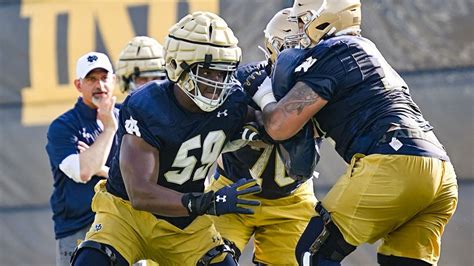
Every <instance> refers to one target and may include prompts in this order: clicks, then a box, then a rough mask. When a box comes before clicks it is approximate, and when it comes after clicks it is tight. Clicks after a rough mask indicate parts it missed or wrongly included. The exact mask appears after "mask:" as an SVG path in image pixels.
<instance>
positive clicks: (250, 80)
mask: <svg viewBox="0 0 474 266" xmlns="http://www.w3.org/2000/svg"><path fill="white" fill-rule="evenodd" d="M267 77H268V75H267V73H266V72H265V70H258V71H255V72H253V73H252V74H250V76H248V77H247V79H245V82H244V84H243V87H244V90H245V91H246V92H247V93H248V94H249V95H250V97H253V96H254V95H255V93H256V92H257V90H258V89H259V87H260V85H262V83H263V81H265V79H266V78H267Z"/></svg>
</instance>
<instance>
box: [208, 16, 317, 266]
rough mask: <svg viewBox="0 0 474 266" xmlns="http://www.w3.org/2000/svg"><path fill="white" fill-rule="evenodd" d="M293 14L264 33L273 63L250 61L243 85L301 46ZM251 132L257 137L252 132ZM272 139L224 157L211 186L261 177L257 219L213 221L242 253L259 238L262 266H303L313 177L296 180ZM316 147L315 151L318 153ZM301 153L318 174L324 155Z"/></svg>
mask: <svg viewBox="0 0 474 266" xmlns="http://www.w3.org/2000/svg"><path fill="white" fill-rule="evenodd" d="M289 12H290V9H289V8H287V9H283V10H281V11H279V12H278V13H277V14H275V16H274V17H273V18H272V19H271V20H270V22H269V23H268V25H267V27H266V29H265V31H264V32H265V44H266V45H265V46H266V48H267V51H266V52H267V54H268V56H267V57H268V59H269V62H268V64H267V62H266V61H264V62H256V63H250V64H247V65H245V66H242V67H240V68H239V70H238V72H237V77H238V79H239V80H240V81H241V82H242V83H244V84H245V82H246V79H248V78H249V77H251V75H252V74H255V73H257V72H258V73H259V74H260V75H265V76H266V71H265V69H267V71H268V70H270V69H271V67H269V66H271V65H272V64H273V63H274V60H275V59H276V56H277V55H278V53H280V51H281V50H283V49H285V48H291V47H292V46H294V44H295V43H292V42H291V40H289V39H288V38H287V36H289V35H292V34H296V33H297V30H298V27H297V24H296V23H290V22H289V21H288V16H289ZM268 81H269V78H267V82H266V83H265V84H269V83H268ZM263 86H265V85H263ZM270 90H271V88H270ZM309 124H311V123H309ZM310 129H311V131H308V132H310V133H311V136H309V137H310V140H309V141H308V142H304V143H299V144H300V145H302V147H304V146H306V147H307V146H308V145H311V143H312V145H313V146H314V145H315V144H314V143H315V140H314V135H313V134H312V132H313V131H312V127H311V128H310ZM249 132H251V133H253V132H252V130H251V129H249ZM267 141H269V142H270V143H271V144H264V143H263V142H261V141H260V142H255V141H253V142H250V144H249V145H247V146H245V147H243V148H241V149H239V150H237V151H235V152H232V153H224V154H222V161H219V166H218V169H217V175H216V177H217V180H215V181H214V182H213V183H212V184H211V188H212V189H214V190H216V189H218V188H221V187H223V186H226V185H229V184H232V183H234V182H237V181H238V180H239V179H241V178H245V179H249V180H251V179H256V180H257V182H258V183H259V184H260V185H261V187H262V192H261V193H259V194H256V195H254V196H252V198H253V199H255V200H259V201H260V202H261V205H260V207H259V208H258V209H256V211H255V214H254V215H246V214H231V215H223V216H216V217H213V219H214V223H215V225H216V228H217V230H218V231H219V232H220V233H221V235H222V236H223V237H224V238H226V239H229V240H231V241H233V242H234V243H235V244H236V246H237V248H238V250H239V251H242V250H243V249H244V247H245V246H246V245H247V243H248V242H249V240H250V238H251V237H252V236H253V237H254V258H253V261H254V263H256V264H257V265H297V261H296V258H295V256H294V250H295V248H296V244H297V242H298V239H299V238H300V236H301V234H302V233H303V231H304V229H305V228H306V225H307V224H308V222H309V220H310V219H311V217H313V216H314V215H316V211H315V210H314V207H315V206H316V198H315V196H314V191H313V182H312V180H311V179H308V178H306V179H299V180H295V179H294V178H292V177H290V174H289V173H288V172H289V171H286V170H285V162H284V160H282V157H281V156H280V153H282V152H284V151H282V149H284V148H282V147H281V146H280V145H281V144H279V143H276V142H273V141H272V140H267ZM294 144H295V143H294V142H292V143H291V145H294ZM312 148H313V149H311V150H310V151H313V150H314V147H312ZM297 155H301V157H300V162H298V164H299V165H305V166H306V168H307V169H310V170H309V171H310V174H311V175H313V172H314V167H313V165H315V163H313V162H314V161H315V160H316V161H317V159H318V158H319V157H318V154H316V158H315V154H314V153H312V152H310V153H298V154H297ZM292 165H293V166H294V165H295V164H294V163H293V164H292ZM292 165H289V166H290V167H291V166H292ZM306 171H308V170H306Z"/></svg>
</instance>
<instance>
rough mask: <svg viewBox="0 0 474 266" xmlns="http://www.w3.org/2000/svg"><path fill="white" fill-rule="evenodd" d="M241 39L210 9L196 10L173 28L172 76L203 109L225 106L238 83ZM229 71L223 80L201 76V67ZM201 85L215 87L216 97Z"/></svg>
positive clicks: (168, 43) (169, 46)
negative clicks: (206, 91)
mask: <svg viewBox="0 0 474 266" xmlns="http://www.w3.org/2000/svg"><path fill="white" fill-rule="evenodd" d="M237 43H238V40H237V38H236V37H235V36H234V33H233V32H232V30H231V29H230V28H229V27H228V26H227V23H226V22H225V21H224V20H223V19H222V18H221V17H219V16H217V15H216V14H213V13H210V12H194V13H193V14H190V15H187V16H186V17H184V18H182V19H181V20H180V21H179V22H178V23H177V24H175V25H174V26H173V27H171V29H170V30H169V35H168V37H167V38H166V40H165V44H164V52H165V61H166V64H165V66H166V73H167V76H168V79H169V80H171V81H174V82H176V83H177V84H178V86H179V87H180V88H181V89H182V90H183V91H184V92H185V93H186V94H187V95H188V96H189V97H190V98H191V99H192V100H193V101H194V102H195V103H196V105H197V106H199V108H201V109H202V110H203V111H206V112H211V111H213V110H215V109H216V108H217V107H219V106H220V105H222V104H223V103H224V101H225V99H226V98H227V96H228V95H229V94H230V92H231V89H232V87H233V86H234V84H235V82H236V81H235V79H234V78H233V72H234V71H235V70H237V65H238V64H239V62H240V60H241V56H242V52H241V50H240V48H239V47H238V46H237ZM203 68H204V69H213V70H218V71H224V72H225V73H226V75H225V79H224V81H223V82H218V81H214V80H211V79H208V78H204V77H201V76H199V74H198V73H200V71H199V70H200V69H203ZM199 84H205V85H206V86H212V87H214V96H215V97H213V98H207V97H205V96H203V95H202V94H201V92H200V90H199Z"/></svg>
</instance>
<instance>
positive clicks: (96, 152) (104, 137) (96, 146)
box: [79, 128, 115, 181]
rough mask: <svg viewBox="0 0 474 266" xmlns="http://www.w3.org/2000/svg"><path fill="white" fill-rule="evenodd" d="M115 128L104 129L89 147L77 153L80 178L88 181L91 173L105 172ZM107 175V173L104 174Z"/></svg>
mask: <svg viewBox="0 0 474 266" xmlns="http://www.w3.org/2000/svg"><path fill="white" fill-rule="evenodd" d="M114 136H115V130H113V129H107V128H106V129H104V131H103V132H102V133H101V134H100V135H99V136H98V137H97V139H96V140H95V142H94V143H93V144H92V145H91V146H90V148H89V149H87V150H85V151H84V152H81V153H80V155H79V160H80V171H81V174H80V176H81V179H82V180H83V181H88V180H90V179H91V177H92V176H93V175H96V174H101V175H103V174H104V173H105V168H104V166H105V163H106V161H107V158H108V156H109V153H110V149H111V147H112V143H113V140H114ZM105 177H107V175H105Z"/></svg>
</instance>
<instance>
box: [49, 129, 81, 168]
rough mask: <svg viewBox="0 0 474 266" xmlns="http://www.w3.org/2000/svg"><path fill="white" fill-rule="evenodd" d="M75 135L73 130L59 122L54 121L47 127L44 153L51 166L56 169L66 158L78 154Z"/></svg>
mask: <svg viewBox="0 0 474 266" xmlns="http://www.w3.org/2000/svg"><path fill="white" fill-rule="evenodd" d="M75 133H76V132H74V129H73V128H71V127H69V126H67V125H66V124H65V122H63V121H60V120H55V121H54V122H53V123H52V124H51V125H50V126H49V129H48V135H47V138H48V144H47V145H46V151H47V152H48V156H49V159H50V161H51V163H52V165H53V166H56V167H58V166H59V164H60V163H61V162H62V161H63V160H64V159H65V158H66V157H68V156H69V155H71V154H77V153H78V150H77V141H78V137H77V136H76V135H75Z"/></svg>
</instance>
